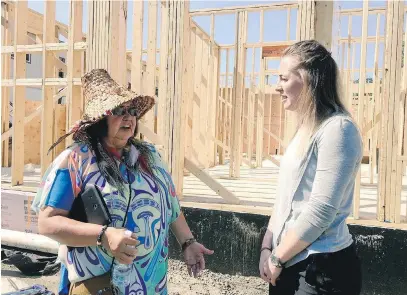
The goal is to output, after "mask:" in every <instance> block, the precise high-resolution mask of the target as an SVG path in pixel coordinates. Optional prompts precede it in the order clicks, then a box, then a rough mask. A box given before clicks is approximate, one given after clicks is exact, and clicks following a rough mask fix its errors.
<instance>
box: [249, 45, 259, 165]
mask: <svg viewBox="0 0 407 295" xmlns="http://www.w3.org/2000/svg"><path fill="white" fill-rule="evenodd" d="M255 58H256V51H255V48H252V64H251V73H250V86H249V91H248V102H247V103H248V106H247V128H248V139H247V150H248V151H247V156H248V159H249V163H250V166H251V162H252V155H253V140H254V139H253V133H254V101H255V97H256V88H257V86H256V85H255V80H254V60H255Z"/></svg>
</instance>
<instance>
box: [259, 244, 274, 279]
mask: <svg viewBox="0 0 407 295" xmlns="http://www.w3.org/2000/svg"><path fill="white" fill-rule="evenodd" d="M270 256H271V250H268V249H264V250H263V251H261V253H260V261H259V272H260V276H261V278H262V279H263V280H264V281H266V282H267V283H270V280H269V279H268V278H267V277H266V274H265V272H264V265H265V263H266V262H267V260H269V258H270Z"/></svg>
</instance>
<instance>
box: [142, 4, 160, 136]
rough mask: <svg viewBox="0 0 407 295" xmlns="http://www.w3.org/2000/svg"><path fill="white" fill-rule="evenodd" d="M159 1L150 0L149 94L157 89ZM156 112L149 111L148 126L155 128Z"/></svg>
mask: <svg viewBox="0 0 407 295" xmlns="http://www.w3.org/2000/svg"><path fill="white" fill-rule="evenodd" d="M157 4H158V1H148V40H147V72H146V82H147V84H146V86H147V87H146V89H145V90H144V92H145V93H146V94H149V95H155V91H156V87H157V85H156V51H157V17H158V6H157ZM154 118H155V116H154V112H148V113H147V114H146V115H145V116H144V118H143V122H144V124H146V126H147V127H148V128H150V129H151V130H154V126H155V122H154V120H155V119H154Z"/></svg>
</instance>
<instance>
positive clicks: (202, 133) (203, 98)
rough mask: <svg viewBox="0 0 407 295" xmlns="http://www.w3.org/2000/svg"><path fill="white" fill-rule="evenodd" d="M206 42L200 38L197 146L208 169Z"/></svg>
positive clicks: (207, 52) (207, 56)
mask: <svg viewBox="0 0 407 295" xmlns="http://www.w3.org/2000/svg"><path fill="white" fill-rule="evenodd" d="M207 42H208V40H206V39H204V38H202V55H201V56H200V57H199V59H200V62H201V64H202V70H201V73H199V77H200V79H199V83H200V84H201V88H200V90H201V92H200V96H199V98H200V105H199V127H200V129H199V144H200V154H201V155H202V163H203V165H204V167H205V168H208V167H209V151H208V149H209V145H208V142H209V140H208V138H209V136H208V106H209V105H208V59H209V48H208V47H209V44H208V43H207Z"/></svg>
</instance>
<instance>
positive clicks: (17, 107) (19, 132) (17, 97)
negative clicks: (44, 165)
mask: <svg viewBox="0 0 407 295" xmlns="http://www.w3.org/2000/svg"><path fill="white" fill-rule="evenodd" d="M26 32H27V1H18V2H17V3H15V31H14V50H15V52H14V69H15V72H14V79H13V80H14V86H13V88H14V89H13V120H12V124H13V139H12V156H11V184H12V185H18V184H22V183H23V175H24V116H25V87H24V86H18V85H17V84H16V79H18V78H25V75H26V64H25V54H24V53H19V52H16V51H17V44H22V45H24V44H26V42H27V36H26Z"/></svg>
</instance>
